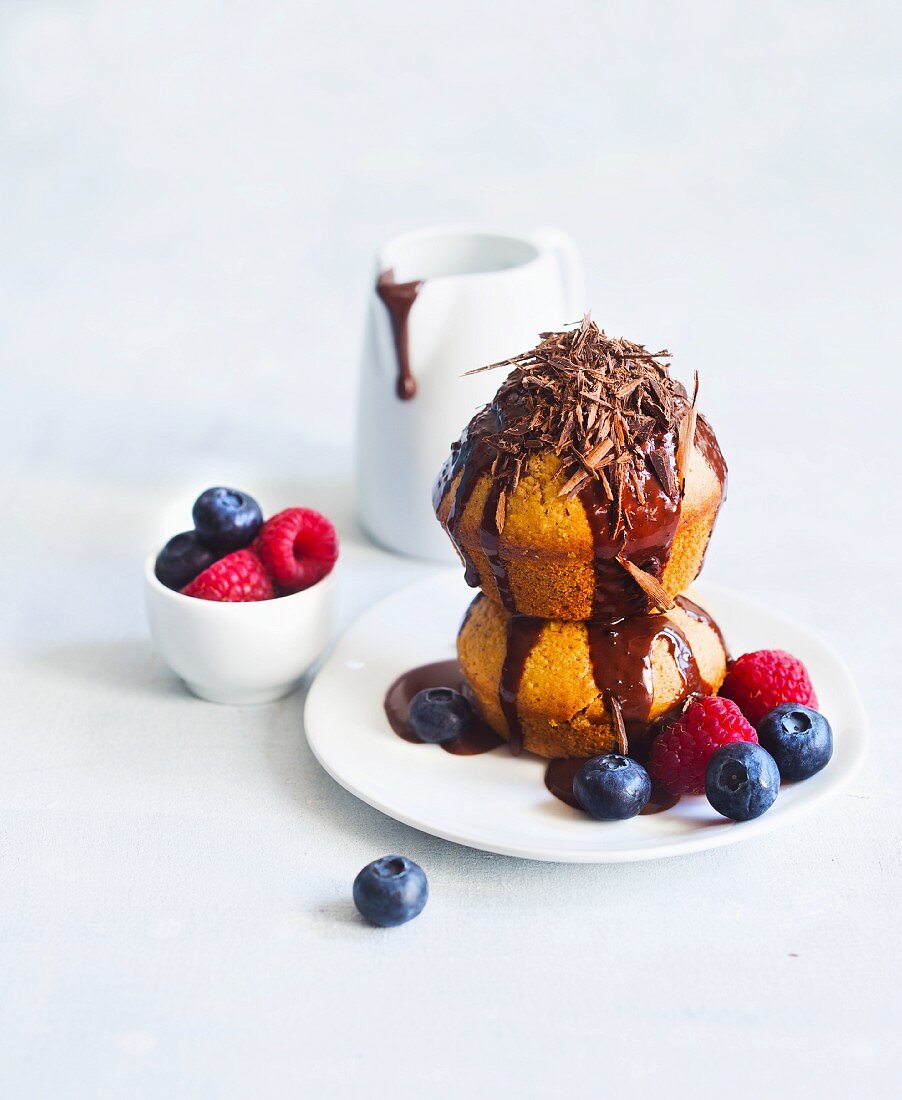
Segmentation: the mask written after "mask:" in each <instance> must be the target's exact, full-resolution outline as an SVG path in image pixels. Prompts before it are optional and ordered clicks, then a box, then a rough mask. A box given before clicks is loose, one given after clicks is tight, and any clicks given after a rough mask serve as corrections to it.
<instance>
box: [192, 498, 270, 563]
mask: <svg viewBox="0 0 902 1100" xmlns="http://www.w3.org/2000/svg"><path fill="white" fill-rule="evenodd" d="M191 515H192V517H193V519H194V527H195V530H196V531H197V533H198V534H199V535H200V537H201V538H202V539H203V541H204V542H205V543H207V545H208V546H212V547H213V548H214V549H215V550H221V551H222V553H223V554H228V553H230V552H231V551H232V550H242V549H243V548H244V547H245V546H249V545H250V544H251V543H252V542H253V541H254V539H255V538H256V537H257V535H258V534H259V533H260V528H261V527H262V526H263V513H262V512H261V511H260V505H259V504H258V503H257V502H256V501H255V500H254V498H253V497H252V496H249V495H248V494H247V493H242V492H240V490H238V489H227V488H226V487H225V486H222V485H220V486H217V487H216V488H214V489H207V490H206V491H205V492H203V493H201V494H200V496H199V497H198V498H197V500H196V501H195V502H194V508H193V509H192V512H191Z"/></svg>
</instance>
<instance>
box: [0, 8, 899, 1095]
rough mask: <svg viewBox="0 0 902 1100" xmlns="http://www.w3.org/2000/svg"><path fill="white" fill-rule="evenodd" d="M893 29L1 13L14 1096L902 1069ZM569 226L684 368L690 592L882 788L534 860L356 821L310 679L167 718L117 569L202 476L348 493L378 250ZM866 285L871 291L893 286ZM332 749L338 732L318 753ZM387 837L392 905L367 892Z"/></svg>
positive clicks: (854, 1078) (596, 297) (625, 1080)
mask: <svg viewBox="0 0 902 1100" xmlns="http://www.w3.org/2000/svg"><path fill="white" fill-rule="evenodd" d="M900 30H902V24H900V18H899V15H898V9H897V6H895V5H892V4H889V3H886V4H879V3H878V4H865V5H859V4H852V3H835V4H829V5H828V4H794V3H765V4H754V5H752V4H750V5H746V6H742V7H741V8H740V6H737V5H723V4H701V5H692V6H690V7H683V6H670V5H663V4H661V5H654V4H653V5H648V6H643V7H642V10H641V12H637V11H633V10H632V6H630V5H601V4H594V3H588V2H586V3H573V2H563V3H558V4H555V5H553V6H545V5H541V6H539V5H532V4H526V3H522V2H520V3H498V4H493V5H487V4H482V3H477V2H476V0H458V2H457V3H454V4H436V5H422V4H413V3H409V2H406V0H402V2H399V3H396V4H392V5H391V6H390V7H389V8H387V7H386V6H385V5H378V4H372V3H363V2H357V3H351V4H344V5H325V4H318V5H314V4H312V3H301V4H297V3H289V2H288V0H284V2H275V0H268V2H256V3H253V4H251V3H238V4H230V5H216V4H209V3H201V2H185V0H180V2H178V3H175V2H173V3H163V4H153V5H149V4H148V5H140V6H138V7H137V8H135V7H133V6H126V5H121V4H117V3H114V2H113V0H106V2H101V0H85V2H83V3H79V4H74V3H73V4H61V3H51V2H49V0H47V2H44V0H33V2H31V3H28V4H25V3H11V4H8V5H4V6H3V8H2V10H0V31H2V35H0V39H2V41H0V86H2V95H0V143H2V164H3V171H2V188H3V201H2V203H0V238H2V240H3V242H4V243H3V249H2V255H3V263H2V265H0V279H2V288H0V289H2V293H0V353H2V368H0V370H2V374H0V386H2V390H0V485H2V490H3V501H4V508H3V512H2V516H3V539H2V543H0V584H2V600H0V606H2V618H0V641H2V651H0V698H2V707H0V715H2V719H0V722H2V726H0V728H2V730H3V740H2V745H3V757H2V764H0V811H2V816H0V975H2V978H0V1090H2V1094H3V1095H4V1096H9V1097H16V1098H17V1100H18V1098H23V1097H26V1098H31V1097H42V1098H43V1097H54V1098H55V1097H76V1098H81V1097H86V1098H87V1097H91V1098H93V1097H103V1098H106V1097H115V1098H118V1097H166V1098H167V1100H173V1098H182V1097H185V1098H188V1097H190V1098H198V1097H204V1098H206V1097H229V1098H231V1097H246V1096H266V1097H270V1096H272V1097H276V1096H286V1095H305V1096H317V1097H319V1096H324V1097H333V1096H335V1097H344V1096H360V1095H366V1096H392V1097H400V1098H405V1097H422V1096H443V1097H444V1096H455V1097H456V1096H483V1095H486V1096H494V1095H502V1094H503V1095H510V1096H518V1097H533V1096H535V1097H545V1096H558V1095H560V1096H568V1097H569V1096H573V1095H605V1096H608V1095H610V1096H614V1095H617V1096H626V1097H632V1096H639V1095H645V1094H646V1093H647V1092H648V1091H649V1090H653V1092H654V1094H656V1095H657V1094H660V1093H663V1094H666V1095H669V1096H673V1097H682V1096H690V1095H691V1096H693V1097H697V1096H718V1097H723V1096H732V1097H745V1096H748V1097H751V1096H758V1095H763V1094H765V1093H770V1094H772V1095H781V1096H793V1097H817V1098H823V1097H848V1096H852V1095H855V1096H862V1097H869V1098H870V1097H889V1096H896V1095H898V1092H899V1073H900V1063H899V1055H898V1047H899V1044H898V1036H899V1029H900V1023H902V1020H900V995H899V989H900V951H899V932H898V930H899V924H900V911H899V902H900V875H899V866H900V864H899V857H900V833H902V828H900V825H902V814H900V783H899V769H900V765H902V754H900V750H899V745H900V743H902V742H900V735H899V723H900V702H899V693H898V690H897V685H898V681H899V672H898V660H899V652H900V647H899V627H898V623H897V619H896V615H895V609H896V607H897V606H898V601H899V598H900V595H902V594H900V588H899V582H898V567H899V540H900V537H902V522H900V494H899V492H898V489H897V487H896V484H895V483H896V480H897V476H898V475H897V470H898V464H899V442H898V438H899V426H898V415H899V413H898V407H899V397H900V387H899V335H898V330H897V325H896V323H895V322H896V320H897V317H898V313H897V310H898V302H899V299H900V290H902V279H900V263H899V257H900V255H902V248H900V244H902V241H900V236H902V235H900V217H899V208H898V194H899V188H900V178H899V176H900V173H899V166H900V154H899V145H898V134H899V132H900V126H899V117H898V114H899V112H898V104H899V69H898V46H899V39H900ZM464 219H466V220H475V221H480V222H485V223H489V224H493V225H500V226H502V227H509V228H513V229H520V228H529V227H530V226H532V225H535V224H539V223H556V224H560V225H562V226H563V227H564V228H566V229H567V230H569V231H570V232H571V233H572V234H573V235H574V236H575V237H576V238H577V239H578V240H579V243H580V245H581V247H582V249H583V252H584V255H585V259H586V265H587V274H588V284H589V291H590V299H591V301H592V303H593V304H594V309H595V314H596V316H597V317H599V318H600V319H601V320H602V321H603V322H604V323H605V325H606V326H607V327H608V329H609V331H613V332H616V333H621V332H622V333H623V334H624V335H626V336H629V337H632V338H637V339H640V340H643V341H644V342H647V343H649V344H652V345H656V346H660V345H661V344H666V345H668V346H669V347H670V348H671V349H672V350H674V351H675V352H676V353H677V362H678V364H680V366H681V367H682V368H683V369H684V370H691V368H693V367H698V369H699V371H700V373H701V375H702V380H703V382H702V407H703V408H704V410H705V411H706V412H708V413H709V415H710V417H711V419H712V421H713V422H714V424H715V426H716V428H717V431H718V434H719V436H720V439H721V442H722V445H723V449H724V451H725V452H726V455H727V457H728V460H729V463H730V469H731V481H730V499H729V502H728V504H727V506H726V508H725V510H724V512H723V515H722V517H721V520H720V523H719V525H718V530H717V534H716V537H715V540H714V542H713V544H712V548H711V553H710V556H709V563H708V566H707V571H706V576H708V577H709V578H710V579H712V580H716V581H719V582H721V583H724V584H729V585H733V586H736V587H739V588H741V589H742V590H743V591H745V592H747V593H749V594H751V595H753V596H756V597H758V598H759V599H762V600H765V601H768V602H769V603H771V604H773V605H774V606H776V607H778V608H780V609H781V610H782V611H784V612H786V613H788V614H790V615H793V616H797V617H799V618H801V619H803V620H805V621H806V622H807V623H808V624H809V625H810V626H812V627H813V628H815V629H816V630H817V631H819V632H820V633H821V634H823V635H824V636H825V637H826V638H827V639H828V640H830V641H831V642H832V643H833V644H834V645H835V646H836V647H837V648H839V649H840V650H841V651H842V652H843V653H844V655H845V656H846V658H847V660H848V661H849V663H850V665H851V667H852V669H853V671H854V673H855V675H856V677H857V678H858V681H859V684H860V686H861V690H862V692H863V695H864V697H865V700H866V703H867V706H868V708H869V711H870V714H871V717H872V720H873V724H874V752H873V755H872V761H871V764H870V766H869V767H868V768H867V769H866V770H865V771H864V772H863V773H862V774H860V776H859V778H858V779H857V780H856V782H855V783H854V785H853V786H852V787H851V788H850V789H848V791H847V793H845V794H844V795H842V796H841V797H839V798H838V799H837V800H836V801H834V802H833V803H832V804H830V805H829V806H827V807H825V808H824V809H823V810H822V811H819V812H817V813H815V814H814V815H813V816H811V817H810V818H808V819H806V820H805V821H803V822H801V823H799V824H798V825H797V826H795V827H793V828H791V829H788V830H786V831H784V832H780V833H777V834H775V835H773V836H769V837H766V838H763V839H761V840H760V841H758V842H755V843H750V844H748V845H740V846H737V847H734V848H729V849H725V850H721V851H712V852H709V853H706V854H703V855H698V856H687V857H683V858H681V859H676V860H671V861H665V862H656V863H650V864H637V865H632V866H608V867H567V866H555V865H543V864H532V863H525V862H519V861H517V860H513V859H508V858H503V857H498V856H491V855H486V854H481V853H479V852H474V851H468V850H465V849H463V848H459V847H456V846H454V845H452V844H448V843H444V842H441V841H438V840H433V839H431V838H429V837H426V836H424V835H421V834H419V833H417V832H414V831H413V830H411V829H408V828H406V827H404V826H401V825H398V824H395V823H394V822H392V821H390V820H389V819H387V818H385V817H383V816H381V815H380V814H378V813H377V812H375V811H373V810H371V809H369V808H368V807H366V806H364V805H362V804H360V803H358V802H356V801H355V800H354V799H353V798H352V797H351V796H350V795H348V794H346V793H345V792H344V791H342V790H340V789H339V788H338V787H337V786H336V785H335V784H334V783H333V782H332V781H331V780H330V779H329V778H328V777H327V776H326V775H325V774H324V773H323V772H322V771H321V770H320V769H319V768H318V766H317V765H316V763H315V761H314V760H313V759H312V757H311V755H310V752H309V750H308V749H307V747H306V744H305V741H304V738H303V734H302V729H301V712H302V706H303V695H302V694H301V693H298V694H296V695H295V696H293V697H292V698H290V699H288V700H286V701H284V702H282V703H279V704H275V705H272V706H268V707H263V708H258V709H248V710H236V709H229V708H223V707H216V706H213V705H209V704H204V703H201V702H199V701H197V700H195V699H193V698H191V697H190V696H189V695H188V694H186V692H185V691H184V690H183V689H182V688H181V687H180V686H179V684H178V683H177V682H176V681H175V680H174V679H173V677H172V676H171V675H169V674H168V673H167V671H166V670H165V668H163V667H162V665H161V663H160V662H159V660H158V659H157V658H156V656H155V655H154V653H153V652H152V649H151V646H150V642H149V639H148V637H147V633H146V628H145V623H144V616H143V609H142V605H141V590H140V569H141V562H142V559H143V556H144V554H145V553H146V552H147V550H148V549H149V548H150V547H151V546H153V545H154V544H156V543H158V542H159V541H161V540H162V538H163V537H164V536H165V535H167V534H169V533H171V532H173V531H175V530H178V529H181V528H182V527H183V526H185V525H186V519H187V512H188V508H189V506H190V503H191V500H192V499H193V496H194V495H195V494H196V492H197V491H199V490H200V489H202V488H203V487H205V486H206V485H208V484H215V483H234V484H238V485H241V486H244V487H246V488H248V489H249V490H251V491H255V492H256V493H257V495H258V496H259V497H260V499H261V501H262V502H263V504H264V505H265V506H266V507H267V508H268V509H270V510H272V509H275V508H277V507H279V506H282V505H286V504H293V503H301V504H307V505H311V506H313V507H317V508H321V509H322V510H324V511H326V512H327V513H328V514H329V515H331V516H332V517H333V518H334V519H335V520H336V522H337V523H338V526H339V528H340V533H341V536H342V539H343V551H342V562H341V569H342V574H343V577H342V584H343V609H342V617H343V621H344V622H348V621H350V619H351V618H352V617H353V616H354V615H355V614H356V613H357V612H359V611H360V610H361V609H363V608H364V607H366V606H367V605H369V604H370V603H371V602H372V601H374V600H375V599H376V598H378V597H379V596H381V595H382V594H384V593H386V592H389V591H391V590H392V589H393V588H395V587H396V586H398V585H400V584H402V583H404V582H406V581H408V580H411V579H415V578H417V577H420V576H422V575H424V574H425V573H426V571H427V570H428V568H429V567H428V566H425V565H422V564H419V563H415V562H412V561H405V560H402V559H398V558H392V557H390V556H388V555H386V554H384V553H382V552H380V551H379V550H377V549H375V548H373V547H371V546H369V545H367V544H366V542H365V541H364V540H363V539H362V537H361V536H360V534H359V532H358V530H357V528H356V526H355V522H354V519H353V507H352V486H351V475H350V469H351V463H350V448H351V442H352V440H351V433H352V423H353V415H352V410H353V394H354V377H355V365H356V356H357V350H358V342H359V337H360V333H361V327H362V303H363V298H364V294H365V291H366V284H367V280H368V278H369V274H370V256H371V253H372V250H373V249H374V247H375V246H376V244H377V243H378V242H379V241H380V240H381V239H382V238H383V237H385V236H387V235H389V234H391V233H394V232H396V231H399V230H401V229H404V228H407V227H409V226H415V225H418V224H423V223H427V222H430V221H435V220H464ZM894 311H896V317H894V316H893V312H894ZM336 733H337V734H339V733H340V731H336ZM390 851H399V852H403V853H406V854H408V855H409V856H411V857H412V858H414V859H416V860H417V861H418V862H420V863H421V864H422V866H423V867H424V868H425V870H426V871H427V873H428V874H429V877H430V882H431V888H432V895H431V900H430V902H429V906H428V908H427V910H426V911H425V913H424V915H423V916H422V917H421V918H420V919H418V920H417V921H415V922H414V923H412V924H410V925H408V926H406V927H404V928H402V929H400V930H395V931H391V932H381V931H375V930H373V929H370V928H368V927H366V926H364V925H363V924H362V923H361V922H360V921H359V920H358V918H357V917H356V914H355V912H354V910H353V907H352V905H351V901H350V885H351V881H352V879H353V877H354V875H355V873H356V872H357V870H358V869H359V867H361V866H362V865H363V864H364V863H366V862H368V861H369V860H370V859H372V858H374V857H375V856H378V855H381V854H383V853H386V852H390Z"/></svg>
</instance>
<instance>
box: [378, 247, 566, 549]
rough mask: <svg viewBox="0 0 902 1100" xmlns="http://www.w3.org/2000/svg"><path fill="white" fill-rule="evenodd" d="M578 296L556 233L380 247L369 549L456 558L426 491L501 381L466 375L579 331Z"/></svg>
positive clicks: (499, 375) (493, 374)
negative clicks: (548, 336) (574, 325)
mask: <svg viewBox="0 0 902 1100" xmlns="http://www.w3.org/2000/svg"><path fill="white" fill-rule="evenodd" d="M583 295H584V290H583V277H582V264H581V262H580V259H579V253H578V251H577V249H576V246H575V245H574V243H573V241H572V240H571V239H570V238H569V237H567V236H566V235H565V234H563V233H561V232H559V231H557V230H550V229H547V230H540V231H537V232H535V233H531V234H529V235H527V236H523V237H515V236H509V235H506V234H502V233H492V232H483V231H479V230H474V229H470V228H461V227H458V226H438V227H434V228H430V229H421V230H419V231H417V232H414V233H407V234H405V235H403V236H401V237H395V238H394V239H393V240H391V241H389V242H388V243H387V244H386V245H384V247H383V248H382V249H380V251H379V253H378V255H377V259H376V272H375V277H374V279H373V292H372V294H371V297H370V303H369V317H368V320H367V328H366V336H365V341H364V349H363V364H362V371H361V382H360V397H359V406H358V422H357V488H358V512H359V515H360V519H361V522H362V524H363V526H364V528H365V529H366V530H367V532H368V533H369V534H370V535H371V536H372V537H373V538H374V539H375V540H376V541H377V542H379V543H381V544H382V545H383V546H386V547H388V548H389V549H391V550H395V551H397V552H399V553H402V554H412V555H414V556H416V557H422V558H431V559H434V560H437V561H451V560H453V558H454V551H453V549H452V548H451V544H450V542H449V540H448V538H447V536H446V535H445V533H444V532H443V531H442V529H441V527H440V526H439V524H438V521H437V520H436V518H435V514H434V513H433V510H432V500H431V493H432V484H433V482H434V481H435V479H436V477H437V476H438V473H439V470H440V469H441V466H442V463H443V462H444V460H445V457H446V456H447V454H448V452H449V450H450V447H451V443H452V441H453V440H455V439H457V438H458V436H459V435H460V433H461V431H462V430H463V428H464V427H465V426H466V424H467V423H468V421H469V420H470V418H471V416H472V415H473V413H474V412H475V411H476V410H477V409H478V408H480V407H481V406H482V405H484V404H486V403H487V402H488V401H490V400H491V399H492V397H493V396H494V394H495V391H496V390H497V388H498V386H499V385H500V384H501V382H502V381H503V380H504V378H505V376H506V374H507V373H508V371H506V370H505V369H504V368H503V367H499V368H498V369H497V370H494V371H485V372H484V373H482V374H476V375H471V376H470V377H468V378H467V377H464V375H465V374H466V372H467V371H470V370H474V369H475V368H477V367H482V366H485V365H486V364H488V363H494V362H498V361H499V360H502V359H506V358H509V357H510V356H512V355H516V354H518V353H519V352H522V351H526V350H527V349H529V348H531V347H534V346H535V344H536V343H537V342H538V339H539V333H540V332H547V331H549V330H553V329H559V328H561V327H562V326H563V325H565V324H568V323H571V322H574V321H578V320H579V319H580V318H581V317H582V314H583V312H584V311H585V302H584V300H583Z"/></svg>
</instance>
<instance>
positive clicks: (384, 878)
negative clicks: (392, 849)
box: [354, 856, 429, 928]
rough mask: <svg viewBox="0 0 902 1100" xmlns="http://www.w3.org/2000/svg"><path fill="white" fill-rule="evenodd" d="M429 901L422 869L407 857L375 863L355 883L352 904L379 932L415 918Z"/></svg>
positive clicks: (378, 860)
mask: <svg viewBox="0 0 902 1100" xmlns="http://www.w3.org/2000/svg"><path fill="white" fill-rule="evenodd" d="M428 898H429V883H428V882H427V881H426V876H425V875H424V874H423V869H422V868H421V867H420V866H419V864H416V863H414V862H413V860H412V859H408V858H407V857H406V856H383V857H382V858H381V859H375V860H373V862H372V863H368V864H367V865H366V867H364V868H363V870H362V871H361V872H360V874H359V875H358V876H357V878H355V879H354V904H355V905H356V906H357V908H358V910H359V911H360V913H361V915H362V916H364V917H366V919H367V920H368V921H369V922H370V923H371V924H378V925H379V926H380V927H381V928H395V927H396V926H397V925H399V924H406V923H407V921H409V920H413V918H414V917H418V916H419V915H420V913H421V912H422V911H423V906H424V905H425V904H426V901H427V899H428Z"/></svg>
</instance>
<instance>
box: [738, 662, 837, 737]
mask: <svg viewBox="0 0 902 1100" xmlns="http://www.w3.org/2000/svg"><path fill="white" fill-rule="evenodd" d="M718 694H719V695H720V696H721V697H722V698H724V699H732V700H733V702H734V703H736V705H737V706H738V707H739V709H740V710H741V711H742V713H743V714H744V715H745V716H746V718H747V719H748V720H749V721H750V722H751V723H752V725H753V726H757V725H758V723H759V722H760V721H761V719H762V718H763V717H764V716H765V714H767V712H768V711H771V710H773V709H774V707H778V706H780V705H781V704H782V703H800V704H801V705H802V706H805V707H811V709H812V710H817V696H816V695H815V693H814V688H813V687H812V684H811V680H810V678H809V676H808V671H807V669H806V668H805V666H804V665H803V664H802V662H801V661H800V660H799V659H798V658H797V657H793V656H792V654H791V653H786V652H784V651H783V650H782V649H759V650H756V651H755V652H754V653H743V655H742V656H741V657H740V658H738V660H736V661H734V663H733V665H732V667H731V668H730V671H729V672H728V673H727V678H726V679H725V680H724V682H723V683H722V684H721V687H720V691H719V693H718Z"/></svg>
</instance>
